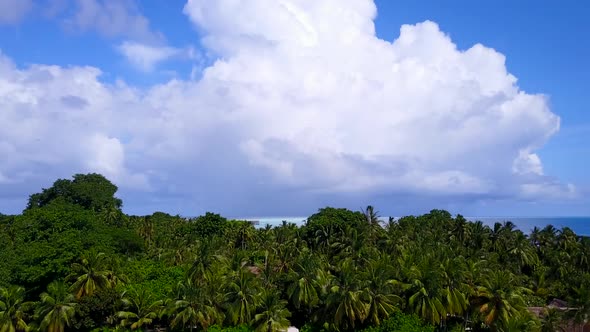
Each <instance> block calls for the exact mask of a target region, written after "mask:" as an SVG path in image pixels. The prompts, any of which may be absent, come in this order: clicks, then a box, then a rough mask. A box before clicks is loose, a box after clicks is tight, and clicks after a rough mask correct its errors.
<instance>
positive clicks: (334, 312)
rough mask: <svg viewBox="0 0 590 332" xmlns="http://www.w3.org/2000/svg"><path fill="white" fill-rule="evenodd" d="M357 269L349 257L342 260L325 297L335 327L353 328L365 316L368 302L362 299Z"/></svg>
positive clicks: (363, 297) (362, 294)
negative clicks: (333, 283) (332, 284)
mask: <svg viewBox="0 0 590 332" xmlns="http://www.w3.org/2000/svg"><path fill="white" fill-rule="evenodd" d="M358 274H359V271H358V270H357V269H356V268H355V266H354V265H353V262H352V260H351V259H346V260H344V261H343V262H342V263H341V264H340V266H339V271H338V274H337V278H335V279H333V281H335V285H334V286H332V287H331V288H330V291H329V294H328V297H327V299H326V306H327V308H326V309H327V310H328V312H329V313H330V315H331V316H332V317H333V324H334V325H335V327H336V328H343V329H354V328H355V326H356V325H358V323H362V322H363V321H364V320H365V318H366V317H367V314H368V310H369V304H368V303H366V302H365V301H364V300H365V299H366V297H365V296H364V293H363V290H362V285H361V284H360V282H359V281H360V280H359V278H358Z"/></svg>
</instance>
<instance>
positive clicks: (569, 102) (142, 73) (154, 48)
mask: <svg viewBox="0 0 590 332" xmlns="http://www.w3.org/2000/svg"><path fill="white" fill-rule="evenodd" d="M0 12H1V14H0V52H1V53H0V121H1V122H0V126H2V127H3V129H2V130H0V153H2V154H3V155H5V156H10V157H7V158H6V159H5V160H4V161H0V212H5V213H14V212H18V211H20V210H21V209H22V208H23V206H24V204H25V201H26V197H27V196H28V195H29V194H30V193H32V192H36V191H38V190H39V188H40V187H46V186H48V185H50V184H51V182H52V181H54V180H55V179H56V178H58V177H69V176H70V175H72V174H74V173H78V172H100V173H102V174H105V175H106V176H107V177H109V178H110V179H112V180H113V182H115V183H116V184H118V185H119V187H120V196H121V197H122V198H123V200H124V202H125V210H126V211H127V212H130V213H151V212H153V211H154V210H165V211H169V212H171V213H181V214H187V215H193V214H199V213H202V212H204V211H210V210H213V211H218V212H221V213H224V214H226V215H233V216H236V215H241V216H244V215H257V216H265V215H266V216H269V215H307V214H310V213H312V212H313V211H315V210H316V209H317V208H319V207H322V206H326V205H333V206H343V207H348V208H352V209H357V208H359V207H360V206H364V205H367V204H374V205H376V206H377V207H378V208H379V210H380V211H381V212H382V213H384V214H393V215H399V214H408V213H422V212H425V211H428V210H430V209H432V208H445V209H449V210H450V211H451V212H454V213H463V214H467V215H481V216H502V215H504V216H507V215H525V216H526V215H544V216H564V215H589V214H590V204H589V203H590V199H589V198H588V193H589V192H590V175H589V174H588V172H587V169H590V153H588V152H590V151H589V148H588V144H587V142H590V113H588V111H587V109H586V108H587V105H588V103H587V101H586V98H584V97H585V95H584V94H583V93H584V92H583V88H584V87H586V86H588V83H589V82H588V77H590V64H588V62H587V61H585V60H586V59H589V58H590V45H589V44H588V43H587V42H585V39H586V38H585V37H586V36H587V35H588V34H589V33H590V31H589V30H590V23H588V20H587V17H588V16H589V15H590V6H586V5H585V4H583V3H581V2H579V1H563V2H560V3H557V2H551V1H540V2H539V1H518V2H514V1H496V2H485V3H482V2H474V1H445V2H444V4H443V3H442V2H440V1H434V0H432V1H395V2H392V1H379V0H376V1H375V2H372V1H370V0H347V1H336V0H320V1H317V2H314V4H310V3H309V2H306V1H302V0H289V1H282V2H281V1H275V0H252V1H249V2H248V1H237V2H236V1H233V2H232V1H225V0H220V1H217V2H207V1H202V0H191V1H188V2H187V1H181V0H172V1H158V0H148V1H141V2H139V1H135V0H125V1H118V2H110V1H101V0H38V1H34V0H28V1H20V0H18V1H17V0H0ZM375 14H376V15H375ZM375 16H376V18H375ZM402 25H405V27H404V28H402V29H401V32H400V28H401V27H402ZM373 27H374V30H373ZM476 44H481V45H483V46H475V47H474V45H476Z"/></svg>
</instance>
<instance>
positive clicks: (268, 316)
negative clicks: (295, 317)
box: [252, 289, 291, 332]
mask: <svg viewBox="0 0 590 332" xmlns="http://www.w3.org/2000/svg"><path fill="white" fill-rule="evenodd" d="M286 305H287V301H285V300H281V299H280V297H279V296H278V294H277V293H276V291H275V290H273V289H267V290H265V291H263V292H262V294H261V302H260V309H259V310H258V314H256V316H255V317H254V322H253V324H252V325H253V326H254V327H255V329H256V331H258V332H278V331H285V330H287V328H288V327H289V319H288V318H289V317H290V316H291V313H290V312H289V310H287V309H286V308H285V307H286Z"/></svg>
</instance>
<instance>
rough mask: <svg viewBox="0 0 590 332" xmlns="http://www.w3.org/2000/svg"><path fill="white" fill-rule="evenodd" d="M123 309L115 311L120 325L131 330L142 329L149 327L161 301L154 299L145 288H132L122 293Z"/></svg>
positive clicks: (156, 314)
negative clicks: (138, 289)
mask: <svg viewBox="0 0 590 332" xmlns="http://www.w3.org/2000/svg"><path fill="white" fill-rule="evenodd" d="M122 301H123V305H124V306H125V310H121V311H119V312H118V313H117V317H119V318H120V319H121V326H128V327H129V328H131V329H132V330H143V329H144V328H146V327H149V326H150V325H151V324H152V323H153V321H154V319H156V318H157V317H158V315H159V314H160V311H161V310H162V305H163V301H161V300H155V299H154V298H153V296H152V295H151V294H150V293H148V292H147V291H146V290H145V289H142V290H140V291H137V290H133V291H131V292H127V293H124V294H123V300H122Z"/></svg>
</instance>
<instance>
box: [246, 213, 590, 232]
mask: <svg viewBox="0 0 590 332" xmlns="http://www.w3.org/2000/svg"><path fill="white" fill-rule="evenodd" d="M465 218H466V219H467V220H469V221H476V220H480V221H482V222H483V223H484V224H486V225H488V226H493V225H494V223H496V222H504V221H512V222H513V223H514V224H515V225H516V226H517V227H518V229H520V230H521V231H523V232H525V233H527V234H528V233H530V232H531V230H532V229H533V228H534V227H535V226H536V227H539V228H543V227H545V226H547V225H553V226H554V227H556V228H557V229H560V228H562V227H569V228H571V229H572V230H573V231H574V232H576V234H578V235H587V236H590V217H465ZM236 219H241V220H256V221H258V225H257V227H265V226H266V225H271V226H279V225H281V224H282V222H283V220H285V221H287V222H290V223H294V224H296V225H303V224H304V223H305V220H306V219H307V217H261V218H256V217H251V218H236ZM385 220H387V219H385Z"/></svg>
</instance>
